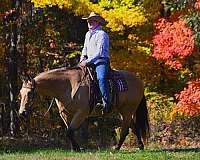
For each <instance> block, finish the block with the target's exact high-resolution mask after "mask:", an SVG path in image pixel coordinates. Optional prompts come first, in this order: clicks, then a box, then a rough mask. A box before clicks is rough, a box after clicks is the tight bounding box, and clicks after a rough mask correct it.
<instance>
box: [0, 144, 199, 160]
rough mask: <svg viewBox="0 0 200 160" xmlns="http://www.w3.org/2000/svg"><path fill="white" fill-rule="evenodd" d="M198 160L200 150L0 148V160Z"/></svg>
mask: <svg viewBox="0 0 200 160" xmlns="http://www.w3.org/2000/svg"><path fill="white" fill-rule="evenodd" d="M90 159H91V160H133V159H134V160H200V148H197V149H177V150H162V149H160V150H151V149H148V150H145V151H138V150H132V151H127V150H121V151H119V152H115V151H113V150H102V151H85V152H81V153H76V152H70V151H67V150H65V149H56V148H46V149H44V148H19V149H17V148H16V147H15V148H12V147H11V148H7V147H2V146H1V147H0V160H90Z"/></svg>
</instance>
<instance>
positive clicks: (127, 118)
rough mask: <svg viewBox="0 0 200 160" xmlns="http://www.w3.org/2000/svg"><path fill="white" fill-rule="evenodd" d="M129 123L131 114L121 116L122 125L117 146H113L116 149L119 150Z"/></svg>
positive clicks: (126, 133) (127, 131)
mask: <svg viewBox="0 0 200 160" xmlns="http://www.w3.org/2000/svg"><path fill="white" fill-rule="evenodd" d="M130 123H131V116H123V121H122V127H121V132H120V139H119V143H118V145H117V147H116V148H115V149H116V150H119V149H120V148H121V146H122V144H123V143H124V141H125V139H126V136H127V135H128V133H129V127H130Z"/></svg>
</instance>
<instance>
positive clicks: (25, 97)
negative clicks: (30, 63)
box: [19, 79, 35, 117]
mask: <svg viewBox="0 0 200 160" xmlns="http://www.w3.org/2000/svg"><path fill="white" fill-rule="evenodd" d="M22 81H23V84H22V88H21V90H20V96H21V103H20V108H19V115H20V116H23V117H28V116H29V114H30V113H31V110H32V105H33V101H34V98H35V80H34V79H23V80H22Z"/></svg>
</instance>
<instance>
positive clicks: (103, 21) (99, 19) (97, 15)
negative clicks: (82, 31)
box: [82, 12, 105, 24]
mask: <svg viewBox="0 0 200 160" xmlns="http://www.w3.org/2000/svg"><path fill="white" fill-rule="evenodd" d="M82 19H84V20H90V19H93V20H96V21H98V22H100V23H101V24H103V23H105V19H104V18H103V17H101V16H100V15H99V14H98V13H95V12H91V13H90V15H89V16H88V17H82Z"/></svg>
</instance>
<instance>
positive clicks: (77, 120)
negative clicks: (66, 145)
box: [67, 110, 88, 151]
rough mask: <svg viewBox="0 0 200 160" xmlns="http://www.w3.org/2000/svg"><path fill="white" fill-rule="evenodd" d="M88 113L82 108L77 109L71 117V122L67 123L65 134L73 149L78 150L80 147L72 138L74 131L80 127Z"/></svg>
mask: <svg viewBox="0 0 200 160" xmlns="http://www.w3.org/2000/svg"><path fill="white" fill-rule="evenodd" d="M87 115H88V113H87V111H84V110H78V111H77V112H75V114H74V116H73V117H72V120H71V123H70V125H69V128H68V131H67V136H68V137H69V139H70V141H71V145H72V149H73V150H74V151H80V147H79V145H78V143H77V142H76V140H75V138H74V132H75V131H76V130H77V129H78V128H79V127H80V125H81V124H82V123H83V122H84V120H85V119H86V117H87Z"/></svg>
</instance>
